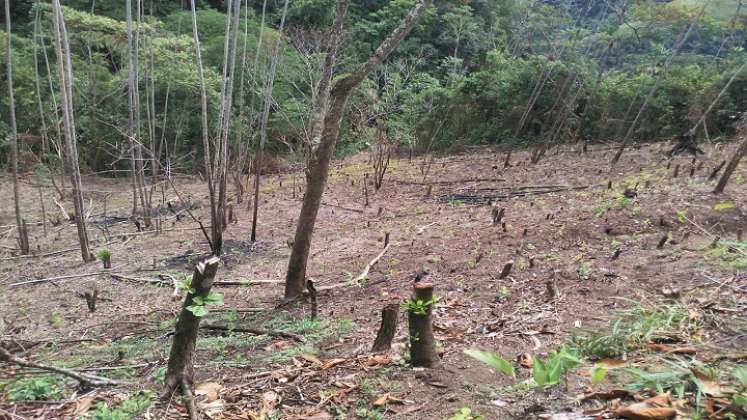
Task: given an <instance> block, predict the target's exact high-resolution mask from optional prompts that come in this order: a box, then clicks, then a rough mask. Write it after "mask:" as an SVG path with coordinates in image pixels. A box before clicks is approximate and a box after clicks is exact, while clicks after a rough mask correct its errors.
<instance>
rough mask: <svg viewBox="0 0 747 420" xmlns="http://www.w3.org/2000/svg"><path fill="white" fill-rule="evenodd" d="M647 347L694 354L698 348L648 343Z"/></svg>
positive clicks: (662, 350)
mask: <svg viewBox="0 0 747 420" xmlns="http://www.w3.org/2000/svg"><path fill="white" fill-rule="evenodd" d="M648 348H649V349H651V350H654V351H660V352H662V353H672V354H695V353H697V352H698V350H697V349H696V348H695V347H674V346H670V345H667V344H658V343H650V344H649V345H648Z"/></svg>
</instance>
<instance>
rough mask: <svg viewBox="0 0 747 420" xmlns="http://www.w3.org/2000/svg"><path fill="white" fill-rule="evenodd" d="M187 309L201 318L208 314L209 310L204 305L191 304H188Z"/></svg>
mask: <svg viewBox="0 0 747 420" xmlns="http://www.w3.org/2000/svg"><path fill="white" fill-rule="evenodd" d="M187 310H188V311H189V312H192V314H193V315H194V316H196V317H198V318H201V317H203V316H205V315H207V314H208V310H207V308H206V307H204V306H203V305H189V306H187Z"/></svg>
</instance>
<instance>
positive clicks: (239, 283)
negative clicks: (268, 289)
mask: <svg viewBox="0 0 747 420" xmlns="http://www.w3.org/2000/svg"><path fill="white" fill-rule="evenodd" d="M284 283H285V280H245V281H230V280H229V281H216V282H215V283H213V286H252V285H255V284H284Z"/></svg>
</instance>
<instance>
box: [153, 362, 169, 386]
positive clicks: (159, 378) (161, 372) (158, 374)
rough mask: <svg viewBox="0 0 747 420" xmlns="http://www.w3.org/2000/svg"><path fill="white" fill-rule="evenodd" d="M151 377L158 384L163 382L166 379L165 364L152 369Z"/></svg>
mask: <svg viewBox="0 0 747 420" xmlns="http://www.w3.org/2000/svg"><path fill="white" fill-rule="evenodd" d="M153 379H155V380H156V382H158V383H159V384H163V383H164V382H165V381H166V366H161V367H159V368H158V369H156V370H155V371H153Z"/></svg>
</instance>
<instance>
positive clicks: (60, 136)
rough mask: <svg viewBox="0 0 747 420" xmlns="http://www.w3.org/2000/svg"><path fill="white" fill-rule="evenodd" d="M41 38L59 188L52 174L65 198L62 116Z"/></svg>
mask: <svg viewBox="0 0 747 420" xmlns="http://www.w3.org/2000/svg"><path fill="white" fill-rule="evenodd" d="M37 21H38V22H39V30H38V32H41V20H40V18H37ZM37 35H38V34H37ZM37 39H38V40H39V43H40V44H41V50H42V54H43V55H44V67H45V68H46V69H47V84H48V85H49V97H50V98H51V99H52V109H53V110H54V116H55V121H54V128H55V132H56V133H57V137H56V141H54V142H53V143H54V144H55V149H56V152H57V157H58V158H59V159H60V161H59V164H60V187H59V188H57V184H56V183H54V175H52V177H51V178H52V182H53V183H54V184H55V188H56V189H57V194H58V195H59V197H60V200H64V199H65V178H67V168H66V165H67V164H66V163H65V162H66V157H65V146H63V144H62V143H63V141H64V140H63V134H62V130H60V126H61V125H62V118H61V117H60V114H59V113H58V111H57V110H58V109H59V107H58V106H57V95H55V91H54V83H53V81H52V67H51V66H50V65H49V55H48V54H47V46H46V45H45V44H44V37H43V36H38V38H37Z"/></svg>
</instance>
